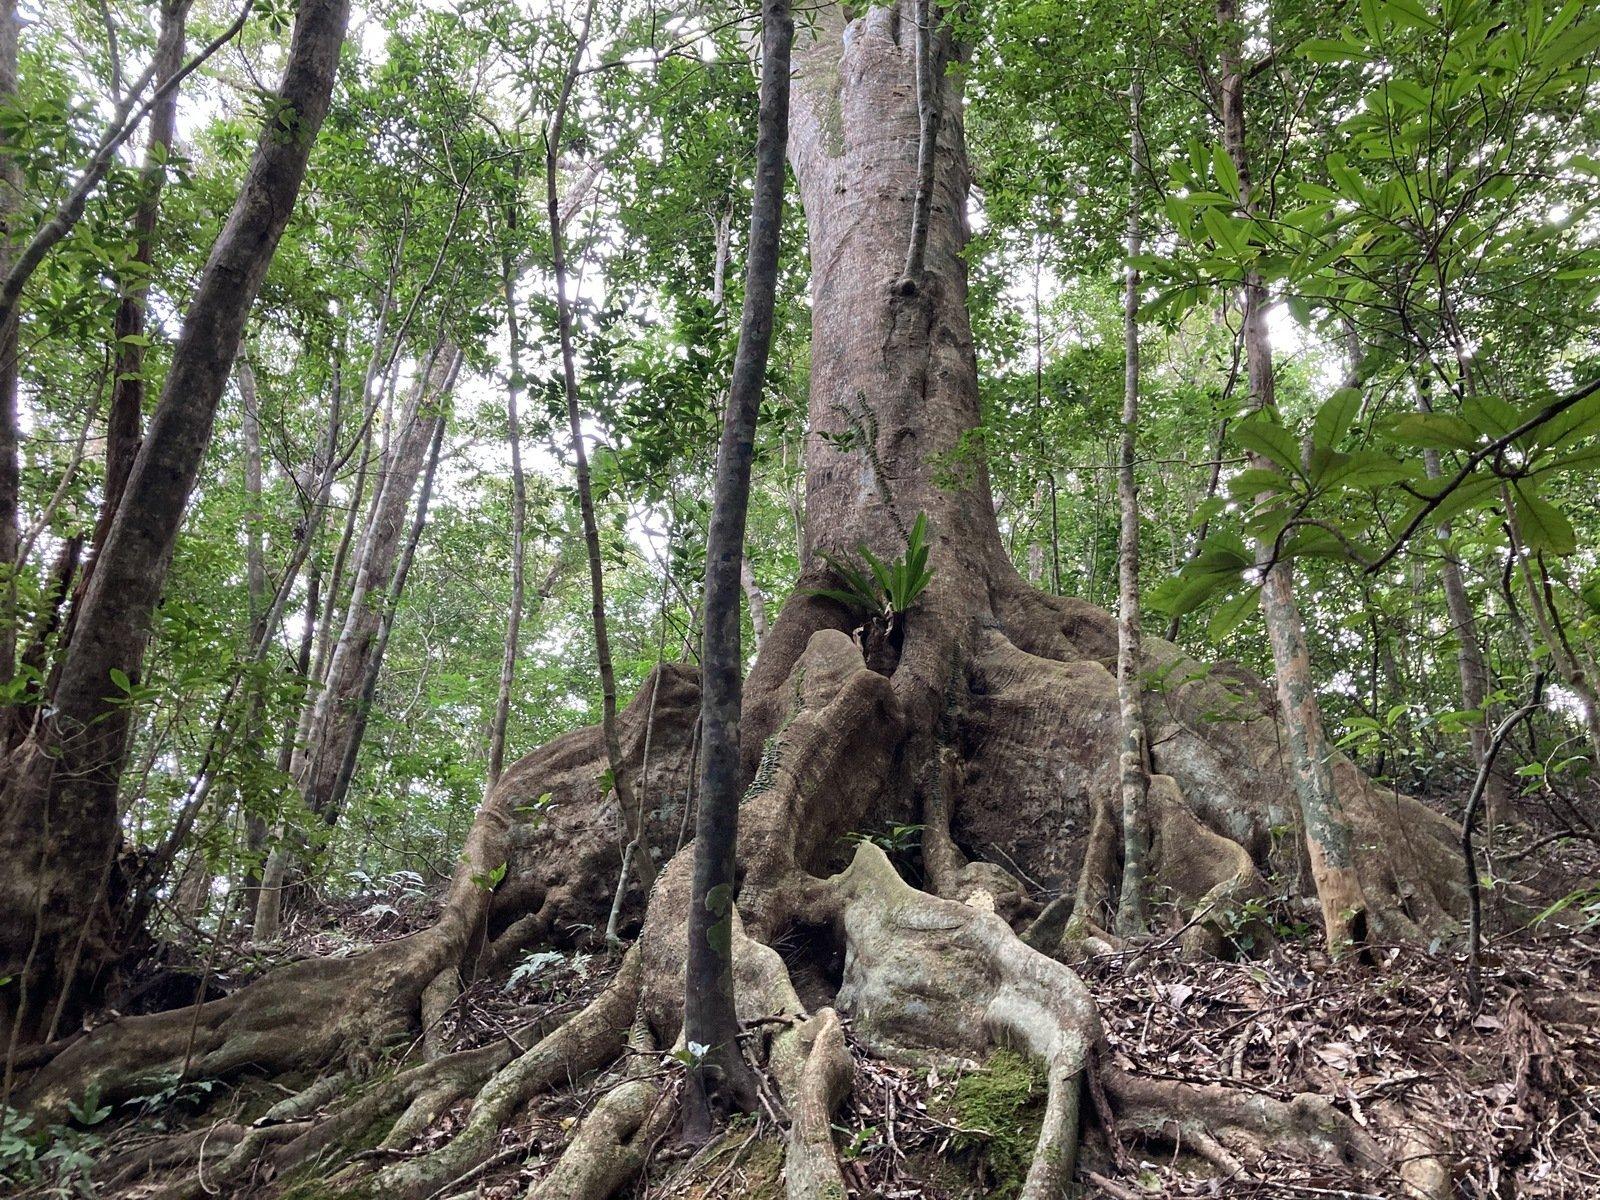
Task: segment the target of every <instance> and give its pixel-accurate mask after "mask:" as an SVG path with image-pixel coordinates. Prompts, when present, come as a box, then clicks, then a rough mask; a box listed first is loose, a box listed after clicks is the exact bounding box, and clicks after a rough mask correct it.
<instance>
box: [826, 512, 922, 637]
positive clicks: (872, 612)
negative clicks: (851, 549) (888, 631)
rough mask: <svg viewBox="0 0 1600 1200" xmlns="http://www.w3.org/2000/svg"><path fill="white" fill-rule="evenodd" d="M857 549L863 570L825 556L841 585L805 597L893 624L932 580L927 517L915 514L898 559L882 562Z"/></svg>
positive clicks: (833, 557)
mask: <svg viewBox="0 0 1600 1200" xmlns="http://www.w3.org/2000/svg"><path fill="white" fill-rule="evenodd" d="M857 549H858V550H859V552H860V554H861V558H862V561H863V562H864V563H865V567H864V568H863V567H861V566H857V565H855V564H853V563H850V562H846V561H845V560H844V559H842V558H838V557H835V556H834V555H832V554H824V555H823V556H822V558H823V561H824V562H826V563H827V564H828V566H830V567H832V568H833V572H834V574H835V575H837V576H838V577H839V581H840V583H841V584H843V586H842V587H837V588H816V589H814V590H813V591H811V592H809V593H808V594H809V595H812V596H825V597H826V598H828V599H829V600H837V601H838V602H839V603H840V604H843V605H844V606H845V607H846V608H848V609H850V610H851V611H852V612H855V613H858V614H860V615H861V616H863V617H869V618H878V619H881V620H883V621H885V622H887V623H890V624H893V622H894V618H895V617H896V616H897V615H900V614H903V613H905V612H908V611H909V610H910V608H911V606H912V605H913V604H915V603H916V602H917V597H918V596H920V595H922V593H923V592H924V591H926V590H927V588H928V584H929V583H931V582H932V581H933V570H932V568H930V567H929V566H928V515H927V514H926V513H918V514H917V519H916V522H915V523H914V524H913V525H912V526H911V531H910V533H908V534H907V535H906V552H905V554H904V555H903V556H901V557H900V558H896V559H893V560H891V561H889V562H884V561H883V560H882V559H881V558H879V557H878V556H877V555H876V554H874V553H873V552H872V551H871V550H869V549H867V547H866V546H865V545H862V546H859V547H857Z"/></svg>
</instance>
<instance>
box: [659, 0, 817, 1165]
mask: <svg viewBox="0 0 1600 1200" xmlns="http://www.w3.org/2000/svg"><path fill="white" fill-rule="evenodd" d="M793 40H794V21H793V19H792V18H791V17H790V15H789V3H788V0H765V3H764V4H763V5H762V10H761V51H762V53H761V59H762V62H761V100H760V113H759V116H758V118H757V120H758V131H759V132H758V134H757V139H756V173H755V195H754V197H753V198H752V201H751V206H750V238H749V243H748V257H747V259H746V262H745V282H744V309H743V312H742V313H741V314H740V317H739V348H738V351H737V352H736V354H735V356H734V360H733V379H732V382H731V384H730V386H729V388H728V404H727V407H726V408H725V409H724V412H723V422H722V444H721V446H720V447H719V448H718V450H717V469H716V478H715V482H714V483H713V485H712V499H711V525H710V529H709V530H708V531H707V534H706V587H705V600H704V612H705V634H704V637H703V638H702V640H701V650H700V679H701V692H700V806H699V809H698V810H697V812H696V814H695V842H694V881H693V885H692V891H691V893H690V903H689V920H688V937H689V951H688V955H687V967H686V972H687V973H686V977H685V990H684V1008H683V1031H684V1038H685V1040H686V1041H687V1042H688V1043H690V1044H691V1045H693V1046H697V1047H704V1049H703V1050H701V1051H699V1052H698V1057H697V1059H696V1061H695V1063H694V1065H693V1067H692V1068H691V1070H690V1072H689V1080H688V1084H687V1088H688V1092H687V1095H686V1097H685V1110H684V1111H685V1127H686V1129H687V1130H688V1131H689V1134H690V1136H691V1138H704V1137H705V1136H708V1135H709V1133H710V1129H711V1113H712V1109H713V1108H721V1109H727V1108H733V1107H737V1108H739V1109H740V1110H742V1111H750V1110H751V1109H752V1108H753V1107H754V1105H755V1102H756V1080H755V1075H754V1073H753V1072H752V1071H751V1070H750V1067H749V1066H748V1065H747V1064H746V1063H745V1061H744V1057H743V1055H742V1054H741V1052H740V1049H739V1022H738V1018H737V1016H736V1014H735V1012H734V995H733V897H734V869H735V862H734V851H735V848H736V846H737V845H738V836H739V795H740V792H741V790H742V782H743V775H742V772H741V768H740V756H739V717H740V713H741V712H742V710H743V705H744V662H743V655H742V653H741V648H740V632H739V609H740V605H739V591H740V586H741V579H742V574H743V567H744V565H745V564H746V563H747V561H748V560H747V559H746V558H745V557H744V534H745V517H746V513H747V511H748V509H749V503H750V469H751V464H752V462H753V461H754V459H755V437H756V421H757V418H758V417H759V415H760V412H761V392H762V385H763V381H764V380H765V378H766V373H767V356H768V353H769V352H770V350H771V348H772V321H773V304H774V298H775V296H776V294H777V282H778V250H779V235H780V233H781V231H782V227H783V182H784V171H785V163H784V155H785V150H786V147H787V145H788V140H789V52H790V46H791V43H792V42H793Z"/></svg>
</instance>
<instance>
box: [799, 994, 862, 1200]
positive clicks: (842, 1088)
mask: <svg viewBox="0 0 1600 1200" xmlns="http://www.w3.org/2000/svg"><path fill="white" fill-rule="evenodd" d="M799 1042H800V1046H801V1049H802V1051H803V1052H804V1054H805V1064H804V1066H802V1067H801V1069H800V1074H799V1078H798V1079H797V1080H796V1081H795V1088H794V1096H793V1098H792V1100H791V1103H790V1115H791V1117H792V1118H793V1120H792V1123H791V1124H790V1126H789V1141H788V1145H787V1147H786V1149H785V1152H784V1175H785V1178H786V1179H787V1181H788V1196H789V1200H837V1198H838V1197H840V1196H843V1195H844V1194H845V1186H844V1176H843V1175H842V1174H841V1173H840V1171H839V1159H838V1155H837V1154H836V1152H835V1150H834V1145H833V1114H834V1111H835V1110H836V1109H837V1108H838V1107H839V1103H840V1101H842V1100H843V1099H844V1098H845V1096H846V1095H848V1094H849V1091H850V1077H851V1075H852V1074H853V1072H854V1064H853V1063H852V1062H851V1059H850V1052H849V1051H848V1050H847V1049H846V1048H845V1044H844V1030H843V1028H842V1027H841V1026H840V1024H839V1014H838V1013H836V1012H834V1010H833V1009H831V1008H824V1009H822V1010H820V1011H819V1012H818V1013H817V1015H816V1016H814V1017H812V1018H811V1020H810V1021H808V1022H806V1024H805V1025H804V1026H802V1027H801V1029H800V1031H799Z"/></svg>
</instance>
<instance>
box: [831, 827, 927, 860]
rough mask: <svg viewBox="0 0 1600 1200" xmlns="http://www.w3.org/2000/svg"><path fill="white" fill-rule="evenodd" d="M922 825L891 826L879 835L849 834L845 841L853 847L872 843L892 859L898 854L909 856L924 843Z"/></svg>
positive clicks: (845, 836)
mask: <svg viewBox="0 0 1600 1200" xmlns="http://www.w3.org/2000/svg"><path fill="white" fill-rule="evenodd" d="M922 828H923V827H922V826H921V825H898V824H896V825H890V826H889V827H888V828H886V829H884V830H881V831H880V832H878V833H847V834H845V835H844V840H845V841H847V842H849V843H850V844H851V845H852V846H858V845H860V844H861V843H862V842H871V843H873V845H875V846H879V847H881V848H882V850H883V852H884V853H885V854H887V855H889V856H890V857H893V856H894V855H896V854H909V853H910V852H911V851H913V850H915V849H916V848H917V846H918V845H920V844H921V842H922Z"/></svg>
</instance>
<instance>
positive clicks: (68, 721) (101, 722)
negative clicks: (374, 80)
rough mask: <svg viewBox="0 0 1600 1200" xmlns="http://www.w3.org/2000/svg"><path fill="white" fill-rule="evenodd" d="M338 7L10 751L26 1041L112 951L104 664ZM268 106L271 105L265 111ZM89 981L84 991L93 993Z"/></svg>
mask: <svg viewBox="0 0 1600 1200" xmlns="http://www.w3.org/2000/svg"><path fill="white" fill-rule="evenodd" d="M348 17H349V5H348V0H302V2H301V4H300V7H299V10H298V13H297V15H296V19H295V26H294V35H293V41H292V44H291V46H290V50H289V55H288V59H287V63H286V66H285V70H284V76H283V80H282V84H281V86H280V88H279V92H278V100H279V102H280V103H281V104H282V105H284V106H287V108H288V109H289V110H291V111H293V112H294V113H296V115H297V118H298V123H297V126H296V128H297V131H298V136H296V137H294V138H284V137H282V136H280V135H279V133H277V132H276V131H275V130H267V131H264V132H263V135H262V137H261V139H260V142H259V144H258V145H257V148H256V151H255V155H254V158H253V160H252V162H251V164H250V168H249V172H248V174H247V175H246V177H245V181H244V183H243V185H242V187H241V190H240V192H239V195H238V199H237V200H236V201H235V203H234V207H233V211H232V213H231V214H230V215H229V217H228V221H227V223H226V224H225V225H224V227H223V229H222V232H221V233H220V234H219V235H218V237H217V241H216V243H215V244H214V245H213V247H212V250H211V254H210V257H209V258H208V260H207V262H206V265H205V268H204V269H203V271H202V272H201V275H200V280H199V284H198V286H197V288H196V290H195V293H194V296H193V298H192V300H191V302H190V304H189V307H188V311H187V313H186V315H185V319H184V323H183V332H182V334H181V335H180V337H179V340H178V344H177V346H176V348H175V349H174V352H173V357H172V363H171V366H170V368H169V369H168V372H167V378H166V383H165V386H164V387H163V389H162V394H161V399H160V402H159V403H158V404H157V406H156V410H155V413H154V415H153V416H152V418H151V421H150V427H149V431H148V433H147V434H146V436H145V439H144V444H143V445H142V446H141V448H140V451H139V455H138V457H137V459H136V460H135V461H134V465H133V469H132V471H131V473H130V474H129V477H128V482H127V486H126V487H125V489H124V491H123V496H122V502H121V503H120V504H119V505H118V508H117V515H116V518H115V519H114V520H113V522H112V525H111V530H110V532H109V533H108V534H107V536H106V541H105V545H104V547H103V548H102V550H101V553H100V556H99V559H98V561H97V562H96V564H95V571H94V578H93V579H92V580H91V582H90V585H89V588H88V591H87V592H86V593H85V594H84V598H83V604H82V606H81V608H80V609H79V611H78V615H77V625H76V629H75V630H74V634H73V638H72V641H71V643H70V645H69V646H68V649H67V653H66V657H65V659H64V661H63V662H62V665H61V673H60V677H59V682H58V683H57V686H56V688H55V693H54V695H53V697H52V698H51V699H52V702H53V711H52V712H51V715H50V718H49V720H48V721H47V722H46V723H45V725H44V727H43V728H42V730H41V732H39V733H37V734H35V735H34V736H33V737H30V738H29V739H28V740H27V741H25V742H24V743H23V744H22V745H21V746H19V747H18V748H17V750H15V751H14V752H13V753H12V756H11V760H10V762H9V763H8V764H7V769H6V771H5V783H4V791H3V793H0V854H3V857H4V859H5V861H7V862H10V863H13V864H37V865H30V866H29V867H27V868H22V869H16V870H11V871H8V872H7V873H6V876H5V881H4V883H3V885H0V975H10V976H13V977H16V978H18V979H20V981H21V982H20V985H16V986H14V987H13V988H11V989H8V998H7V999H6V1000H5V1001H3V1002H0V1005H3V1009H4V1011H3V1013H0V1015H3V1016H4V1017H6V1018H7V1019H9V1020H11V1021H13V1022H14V1025H13V1026H12V1028H13V1033H14V1034H19V1035H21V1036H27V1035H28V1034H29V1033H31V1032H33V1031H35V1030H37V1029H39V1028H42V1027H43V1020H42V1018H43V1016H44V1014H45V1013H46V1012H47V1011H49V1010H50V1009H51V1008H54V1007H57V1001H58V1000H59V999H60V998H61V997H63V996H66V995H68V994H69V993H70V994H73V1002H72V1005H71V1007H74V1008H75V1007H76V1004H77V1002H78V1001H79V1000H80V999H85V1000H86V999H88V998H89V995H88V992H87V991H84V992H83V994H82V995H81V996H80V995H78V993H79V992H80V990H81V989H84V987H85V985H86V984H87V983H88V981H89V980H90V979H91V978H92V979H93V980H94V981H95V982H94V984H93V987H100V986H104V984H105V983H106V982H109V979H108V974H109V973H108V972H107V971H105V969H104V968H105V967H106V966H107V965H108V964H110V963H111V962H112V961H113V960H114V959H115V957H116V953H117V948H116V947H115V946H112V945H110V944H108V942H109V939H108V938H106V937H105V936H103V935H99V934H97V933H96V931H97V930H104V929H106V928H108V926H109V924H110V923H109V920H108V914H107V913H106V911H105V908H104V905H103V903H102V901H101V899H100V897H102V896H103V895H106V894H109V893H108V888H107V881H108V878H109V876H110V875H111V873H112V863H113V859H114V856H115V854H116V850H117V843H118V830H117V787H118V782H119V779H120V777H121V773H122V766H123V760H124V756H125V754H126V741H127V730H128V721H129V710H128V707H127V706H126V705H125V704H123V703H122V702H121V697H122V695H123V693H122V691H121V689H120V688H118V687H117V686H116V685H115V683H114V681H113V677H112V672H113V671H117V672H119V673H120V674H125V675H126V676H127V677H128V678H129V679H130V680H133V681H137V680H138V678H139V674H140V668H141V665H142V662H143V658H144V650H145V646H146V643H147V641H148V639H149V636H150V631H151V621H152V617H153V614H154V611H155V606H156V602H157V600H158V599H159V597H160V595H161V591H162V588H163V585H164V584H165V582H166V577H167V569H168V567H169V565H170V563H171V561H172V552H173V549H174V547H175V545H176V543H177V537H178V531H179V528H180V527H181V525H182V522H183V515H184V512H185V511H186V509H187V507H188V503H189V497H190V493H191V492H192V490H193V487H194V482H195V478H196V476H197V475H198V473H199V470H200V465H201V460H202V458H203V457H204V454H205V451H206V447H207V446H208V445H209V443H210V441H211V432H212V425H213V422H214V419H215V416H216V408H217V403H218V401H219V400H220V399H221V397H222V393H223V390H224V388H225V387H226V384H227V378H228V373H229V371H230V370H231V369H232V367H233V362H234V358H235V357H236V354H237V351H238V347H239V341H240V338H241V336H242V334H243V332H244V325H245V321H246V319H247V318H248V317H249V314H250V309H251V306H252V305H253V303H254V301H255V296H256V292H257V290H258V289H259V288H260V286H261V282H262V280H263V279H264V278H265V276H266V272H267V267H268V265H269V264H270V263H271V261H272V256H273V252H274V251H275V250H276V248H277V244H278V239H279V238H280V237H281V236H282V233H283V230H284V227H285V226H286V225H287V224H288V221H289V217H290V215H291V214H292V213H293V211H294V207H295V200H296V198H297V196H298V194H299V191H300V184H301V181H302V179H303V178H304V176H305V170H306V162H307V159H308V158H309V157H310V153H311V147H312V145H313V143H314V142H315V140H316V135H317V131H318V129H319V128H320V127H321V125H322V119H323V117H324V116H325V115H326V113H327V111H328V104H329V99H330V97H331V94H332V89H333V78H334V74H335V71H336V70H337V68H338V63H339V50H340V47H341V45H342V44H343V41H344V33H345V27H346V24H347V21H348ZM275 111H276V109H275ZM91 990H92V989H91Z"/></svg>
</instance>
